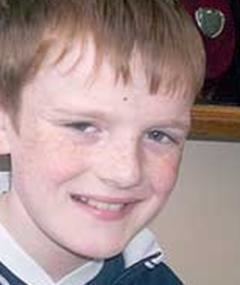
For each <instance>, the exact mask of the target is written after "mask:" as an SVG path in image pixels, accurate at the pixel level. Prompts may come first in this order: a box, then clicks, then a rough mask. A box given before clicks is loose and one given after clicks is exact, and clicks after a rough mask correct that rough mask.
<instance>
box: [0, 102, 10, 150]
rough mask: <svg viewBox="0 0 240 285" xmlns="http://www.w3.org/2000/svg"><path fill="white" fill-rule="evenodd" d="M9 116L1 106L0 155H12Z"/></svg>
mask: <svg viewBox="0 0 240 285" xmlns="http://www.w3.org/2000/svg"><path fill="white" fill-rule="evenodd" d="M7 122H8V116H7V113H6V111H5V110H4V108H2V106H0V155H4V154H9V153H10V145H9V141H8V136H7Z"/></svg>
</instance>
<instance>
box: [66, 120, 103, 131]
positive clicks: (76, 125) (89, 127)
mask: <svg viewBox="0 0 240 285" xmlns="http://www.w3.org/2000/svg"><path fill="white" fill-rule="evenodd" d="M65 126H66V127H70V128H72V129H74V130H76V131H78V132H80V133H85V134H94V133H96V132H97V131H98V128H97V127H96V126H95V125H94V124H93V123H91V122H71V123H67V124H65Z"/></svg>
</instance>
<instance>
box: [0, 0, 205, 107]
mask: <svg viewBox="0 0 240 285" xmlns="http://www.w3.org/2000/svg"><path fill="white" fill-rule="evenodd" d="M179 2H180V1H176V0H0V103H1V104H3V105H5V106H8V107H11V108H13V110H15V112H16V111H17V110H18V107H19V103H20V98H21V96H20V94H21V91H22V89H23V87H24V85H25V84H26V83H28V82H29V81H30V80H31V79H32V78H34V76H35V75H36V73H37V72H38V70H39V69H40V68H41V65H42V64H43V62H44V59H45V58H46V56H47V54H48V53H49V51H50V49H51V48H52V47H53V46H54V45H56V44H58V43H59V42H61V43H64V45H63V49H62V51H61V54H60V55H59V57H58V59H57V60H56V63H57V62H58V61H59V60H61V59H62V58H63V57H64V55H65V54H66V53H67V52H68V50H69V48H70V47H71V44H72V43H73V42H76V41H79V48H83V47H84V44H83V43H84V42H85V41H86V40H87V38H88V37H91V38H92V39H93V43H94V45H95V47H96V63H97V65H101V62H102V60H103V59H105V57H107V58H108V59H109V62H110V63H111V65H112V67H113V70H114V72H115V75H116V78H119V77H121V78H122V79H123V81H124V82H125V83H128V82H129V80H131V75H132V74H131V67H130V62H131V59H132V58H133V57H134V54H136V53H137V54H138V55H140V58H141V62H142V63H143V68H144V72H145V74H146V79H147V82H148V84H149V90H150V93H156V92H157V90H158V88H159V86H160V85H161V84H162V82H165V81H166V80H167V81H168V85H169V86H171V85H176V84H177V83H176V82H182V81H183V80H185V79H186V78H187V82H188V84H189V88H190V90H191V92H192V93H194V94H197V93H199V91H200V89H201V86H202V84H203V80H204V72H205V53H204V48H203V44H202V40H201V37H200V35H199V33H198V31H197V29H196V28H195V26H194V24H193V22H192V20H191V17H190V16H189V15H188V14H187V12H186V11H185V10H184V9H183V7H182V5H181V4H180V3H179ZM97 65H96V66H97ZM185 81H186V80H185ZM164 84H165V83H164Z"/></svg>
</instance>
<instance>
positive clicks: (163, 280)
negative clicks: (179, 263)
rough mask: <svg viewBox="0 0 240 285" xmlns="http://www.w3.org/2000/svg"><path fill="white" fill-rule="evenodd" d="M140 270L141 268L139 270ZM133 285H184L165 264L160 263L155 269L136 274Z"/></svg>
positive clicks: (140, 271)
mask: <svg viewBox="0 0 240 285" xmlns="http://www.w3.org/2000/svg"><path fill="white" fill-rule="evenodd" d="M139 269H140V268H139ZM135 273H136V274H134V275H135V278H134V282H133V284H138V285H146V284H148V285H159V284H164V285H183V282H182V281H181V280H180V279H179V278H178V277H177V275H176V274H175V273H174V272H173V271H172V269H171V268H170V267H169V266H167V265H166V264H165V263H164V262H161V263H159V264H158V265H156V266H155V267H154V268H152V269H151V268H145V269H143V270H139V272H138V273H137V272H135Z"/></svg>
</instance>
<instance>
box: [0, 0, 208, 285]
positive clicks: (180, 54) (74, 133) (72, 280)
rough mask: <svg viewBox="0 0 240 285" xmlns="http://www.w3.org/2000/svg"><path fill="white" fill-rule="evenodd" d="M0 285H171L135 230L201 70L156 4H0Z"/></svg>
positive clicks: (183, 26) (96, 0) (183, 127)
mask: <svg viewBox="0 0 240 285" xmlns="http://www.w3.org/2000/svg"><path fill="white" fill-rule="evenodd" d="M0 3H1V23H0V27H1V31H0V57H1V58H0V92H1V97H0V98H1V99H0V100H1V120H0V123H1V127H0V138H1V139H0V151H1V153H2V154H6V153H9V154H10V155H11V190H10V191H9V192H7V193H5V194H3V195H1V199H0V223H1V228H0V244H1V249H0V261H1V266H0V272H1V275H0V284H4V285H5V284H21V285H22V284H31V285H40V284H42V285H48V284H49V285H50V284H78V285H80V284H104V285H106V284H116V285H120V284H129V285H130V284H144V285H145V284H150V285H151V284H164V285H166V284H182V283H181V282H180V281H179V280H178V278H177V277H176V276H175V275H174V273H173V272H172V271H171V270H170V269H169V268H168V267H167V266H166V265H165V264H164V262H163V255H162V253H161V250H160V249H159V247H158V246H157V244H156V242H155V240H154V238H153V236H152V234H151V233H149V232H148V231H147V230H143V229H144V228H145V226H146V224H147V223H148V222H149V221H151V220H152V219H153V217H154V216H156V214H157V213H158V212H159V211H160V210H161V209H162V207H163V205H164V204H165V202H166V200H167V198H168V197H169V194H170V193H171V191H172V189H173V187H174V184H175V182H176V177H177V172H178V167H179V163H180V160H181V155H182V151H183V146H184V142H185V139H186V136H187V133H188V130H189V127H190V109H191V106H192V103H193V101H194V97H195V95H196V94H197V93H199V91H200V88H201V85H202V82H203V77H204V61H205V60H204V52H203V47H202V43H201V40H200V37H199V35H198V32H197V31H196V30H195V28H194V26H193V24H192V22H191V20H190V18H189V17H188V16H187V15H186V13H185V12H184V10H183V9H182V7H181V5H180V3H178V2H176V1H167V0H141V1H137V0H128V1H127V0H126V1H113V0H82V1H81V0H79V1H77V0H75V1H74V0H72V1H69V0H55V1H54V0H48V1H47V0H39V1H38V0H35V1H34V0H25V1H22V0H19V1H17V0H15V1H10V0H9V1H7V0H6V1H1V2H0Z"/></svg>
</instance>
